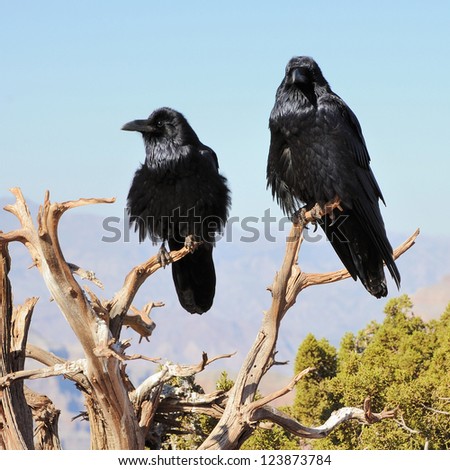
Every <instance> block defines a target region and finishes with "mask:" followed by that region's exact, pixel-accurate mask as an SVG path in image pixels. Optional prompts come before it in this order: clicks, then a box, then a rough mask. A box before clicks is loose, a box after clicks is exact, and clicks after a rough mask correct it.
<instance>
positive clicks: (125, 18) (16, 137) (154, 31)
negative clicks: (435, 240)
mask: <svg viewBox="0 0 450 470" xmlns="http://www.w3.org/2000/svg"><path fill="white" fill-rule="evenodd" d="M0 44H1V48H0V60H1V73H0V155H1V170H0V197H3V196H8V194H9V193H8V192H7V189H8V188H10V187H12V186H20V187H21V188H22V190H23V192H24V193H25V194H26V196H27V197H29V198H30V199H32V200H34V201H36V202H41V201H42V199H43V194H44V191H45V190H46V189H49V190H50V192H51V198H52V200H67V199H74V198H78V197H95V196H97V197H110V196H115V197H117V203H116V204H115V205H114V206H108V207H106V206H105V207H102V208H97V209H94V208H88V209H78V210H85V211H91V212H93V211H96V212H97V213H104V214H105V215H108V214H114V215H120V214H122V210H123V207H124V205H125V200H126V195H127V192H128V188H129V185H130V182H131V179H132V176H133V174H134V171H135V169H136V168H137V166H138V165H139V163H140V162H142V161H143V157H144V149H143V145H142V141H141V139H140V136H139V135H138V134H131V133H127V132H122V131H121V130H120V128H121V126H122V124H124V123H125V122H127V121H130V120H132V119H136V118H142V117H146V116H147V115H149V114H150V113H151V112H152V111H153V110H154V109H155V108H158V107H160V106H170V107H173V108H175V109H177V110H178V111H181V112H182V113H183V114H184V115H185V116H186V117H187V118H188V120H189V121H190V123H191V124H192V126H193V127H194V129H195V130H196V132H197V133H198V135H199V137H200V139H201V140H202V141H203V142H204V143H205V144H207V145H209V146H211V147H213V148H214V149H215V151H216V153H217V154H218V157H219V161H220V166H221V170H222V172H223V173H224V174H225V175H226V176H227V177H228V179H229V181H230V185H231V188H232V191H233V211H232V213H233V215H237V216H239V217H245V216H247V215H251V216H256V217H262V215H263V213H264V210H265V209H267V208H271V209H272V212H273V214H274V215H281V213H280V211H279V210H278V208H277V207H276V205H275V204H274V203H273V202H272V199H271V196H270V194H269V192H268V191H266V188H265V186H266V184H265V167H266V159H267V152H268V145H269V138H270V136H269V131H268V117H269V113H270V110H271V108H272V106H273V103H274V95H275V91H276V88H277V86H278V85H279V83H280V81H281V79H282V77H283V73H284V67H285V65H286V63H287V61H288V60H289V59H290V58H291V57H292V56H294V55H311V56H313V57H314V58H315V59H316V60H317V62H318V63H319V65H320V66H321V68H322V71H323V73H324V75H325V77H326V78H327V79H328V81H329V82H330V85H331V87H332V89H333V90H334V91H335V92H336V93H338V94H339V95H340V96H341V97H342V98H343V99H344V100H345V101H346V102H347V103H348V104H349V106H350V107H351V108H352V109H353V111H354V112H355V113H356V115H357V116H358V118H359V120H360V123H361V125H362V128H363V132H364V135H365V138H366V142H367V144H368V148H369V152H370V154H371V157H372V167H373V170H374V172H375V175H376V177H377V180H378V182H379V184H380V186H381V188H382V190H383V193H384V196H385V199H386V201H387V204H388V205H387V207H386V208H384V209H383V215H384V218H385V222H386V225H387V228H388V232H396V233H399V232H401V233H411V232H412V231H413V230H414V229H415V228H416V227H418V226H419V227H421V229H422V231H423V232H424V233H429V234H433V235H448V233H449V231H450V217H449V210H448V201H449V200H450V189H449V187H450V185H449V184H448V178H449V174H450V158H449V157H450V155H449V153H450V150H449V149H450V126H449V124H450V119H449V117H448V116H449V113H448V109H449V108H450V2H448V1H427V2H425V1H414V0H413V1H411V0H409V1H402V0H399V1H395V2H393V1H392V0H390V1H385V0H378V1H377V2H369V1H339V2H335V1H314V2H311V1H308V2H307V1H301V0H298V1H284V2H261V1H247V2H242V1H239V2H238V1H228V2H207V1H196V0H194V1H193V0H190V1H188V2H187V1H166V2H163V1H143V0H131V1H127V2H124V1H116V0H108V1H106V0H103V1H86V0H77V1H64V2H61V1H48V0H41V1H39V2H36V1H31V0H22V1H20V2H11V1H4V0H1V1H0ZM1 217H2V218H3V217H5V215H4V214H2V215H1Z"/></svg>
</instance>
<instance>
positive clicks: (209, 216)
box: [122, 108, 230, 314]
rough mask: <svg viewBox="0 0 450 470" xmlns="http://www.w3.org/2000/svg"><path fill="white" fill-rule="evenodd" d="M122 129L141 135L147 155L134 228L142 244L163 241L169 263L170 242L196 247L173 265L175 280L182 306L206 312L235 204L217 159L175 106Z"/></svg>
mask: <svg viewBox="0 0 450 470" xmlns="http://www.w3.org/2000/svg"><path fill="white" fill-rule="evenodd" d="M122 129H123V130H125V131H137V132H140V133H141V134H142V136H143V139H144V145H145V153H146V158H145V163H143V164H142V165H141V166H140V168H139V169H138V170H137V171H136V173H135V175H134V179H133V182H132V184H131V188H130V191H129V193H128V199H127V210H128V214H129V216H130V225H133V224H134V226H135V230H138V231H139V240H140V241H143V240H144V239H145V238H146V236H147V235H149V236H150V238H151V240H152V241H153V242H154V243H156V242H157V241H162V245H161V248H160V251H159V252H158V256H159V259H160V262H161V263H162V264H163V265H165V264H167V263H168V261H169V260H170V257H169V255H168V253H167V251H166V250H165V246H164V243H165V241H167V242H168V244H169V248H170V250H178V249H180V248H182V247H183V246H189V247H190V248H192V251H191V253H189V254H188V255H186V256H185V257H184V258H182V259H181V260H179V261H177V262H176V263H174V264H173V265H172V276H173V281H174V284H175V289H176V291H177V294H178V299H179V301H180V304H181V305H182V307H183V308H184V309H186V310H187V311H188V312H190V313H199V314H202V313H204V312H206V311H207V310H209V309H210V308H211V306H212V303H213V299H214V294H215V289H216V274H215V269H214V263H213V257H212V251H213V245H214V239H215V236H216V234H217V233H220V232H221V230H222V229H223V226H224V224H225V222H226V219H227V217H228V209H229V206H230V193H229V189H228V186H227V180H226V178H224V177H223V176H222V175H220V174H219V164H218V160H217V156H216V154H215V153H214V151H213V150H212V149H210V148H209V147H207V146H206V145H203V144H202V143H201V142H200V140H199V138H198V137H197V134H196V133H195V132H194V130H193V129H192V127H191V126H190V125H189V123H188V122H187V120H186V118H185V117H184V116H183V115H182V114H180V113H179V112H177V111H174V110H173V109H170V108H160V109H157V110H156V111H154V112H153V113H152V114H151V115H150V116H149V118H148V119H142V120H136V121H131V122H129V123H127V124H125V125H124V126H123V127H122Z"/></svg>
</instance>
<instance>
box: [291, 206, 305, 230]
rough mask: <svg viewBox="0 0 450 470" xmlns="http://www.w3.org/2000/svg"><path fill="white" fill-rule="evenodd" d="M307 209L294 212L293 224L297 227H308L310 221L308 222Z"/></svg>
mask: <svg viewBox="0 0 450 470" xmlns="http://www.w3.org/2000/svg"><path fill="white" fill-rule="evenodd" d="M305 214H306V209H305V208H304V207H302V208H301V209H299V210H298V211H295V212H294V215H293V216H292V217H291V220H292V223H293V224H295V225H302V226H303V227H306V225H307V223H308V221H307V220H306V216H305Z"/></svg>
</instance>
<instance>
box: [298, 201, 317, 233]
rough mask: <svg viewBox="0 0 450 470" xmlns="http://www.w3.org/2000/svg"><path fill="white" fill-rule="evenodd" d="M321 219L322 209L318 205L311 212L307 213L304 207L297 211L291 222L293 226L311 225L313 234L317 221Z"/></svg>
mask: <svg viewBox="0 0 450 470" xmlns="http://www.w3.org/2000/svg"><path fill="white" fill-rule="evenodd" d="M321 217H322V209H321V207H320V205H319V204H316V205H315V206H314V207H313V208H312V209H311V210H309V211H307V210H306V208H305V207H302V208H301V209H299V210H298V211H297V212H295V214H294V215H293V216H292V222H293V223H294V224H295V225H301V226H302V227H305V228H307V227H306V226H307V225H308V224H309V223H311V224H312V225H313V226H314V232H315V231H316V230H317V221H318V220H320V219H321Z"/></svg>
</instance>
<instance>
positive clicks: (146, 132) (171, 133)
mask: <svg viewBox="0 0 450 470" xmlns="http://www.w3.org/2000/svg"><path fill="white" fill-rule="evenodd" d="M122 130H123V131H136V132H140V133H141V134H142V136H143V138H144V140H146V141H147V140H154V139H156V140H158V139H165V140H168V141H171V142H173V143H175V144H176V145H187V144H192V143H195V142H196V141H197V140H198V138H197V135H196V134H195V132H194V130H193V129H192V127H191V126H190V125H189V123H188V122H187V120H186V118H185V117H184V116H183V115H182V114H181V113H179V112H178V111H175V110H173V109H171V108H159V109H157V110H155V111H153V113H152V114H150V116H149V117H148V118H147V119H136V120H135V121H130V122H127V123H126V124H124V125H123V126H122Z"/></svg>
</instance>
